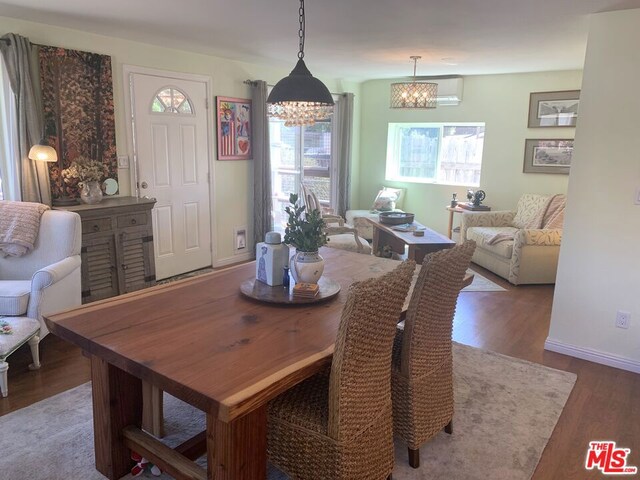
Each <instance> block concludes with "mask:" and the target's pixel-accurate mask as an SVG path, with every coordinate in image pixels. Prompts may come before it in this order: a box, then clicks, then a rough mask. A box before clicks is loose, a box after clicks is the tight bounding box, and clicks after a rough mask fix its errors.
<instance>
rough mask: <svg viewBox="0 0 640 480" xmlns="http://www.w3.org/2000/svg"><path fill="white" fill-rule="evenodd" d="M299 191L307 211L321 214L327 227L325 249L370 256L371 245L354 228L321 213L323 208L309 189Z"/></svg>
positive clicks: (335, 216) (303, 188)
mask: <svg viewBox="0 0 640 480" xmlns="http://www.w3.org/2000/svg"><path fill="white" fill-rule="evenodd" d="M301 190H302V197H303V201H304V204H305V205H306V206H307V210H309V211H311V210H319V211H320V212H321V214H322V219H323V220H324V222H325V224H326V225H327V226H326V228H325V233H326V234H327V237H329V243H327V245H326V246H327V247H329V248H337V249H339V250H347V251H350V252H356V253H363V254H365V255H371V251H372V249H371V244H370V243H369V242H368V241H367V240H365V239H364V238H362V237H360V236H359V235H358V231H357V230H356V229H355V228H353V227H352V226H351V225H348V224H345V222H344V219H343V218H342V217H341V216H340V215H335V214H333V213H327V212H325V211H323V207H322V205H321V204H320V202H319V201H318V198H317V197H316V194H315V193H313V191H312V190H311V189H310V188H309V187H307V186H306V185H301Z"/></svg>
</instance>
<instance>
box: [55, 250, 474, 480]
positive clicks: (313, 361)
mask: <svg viewBox="0 0 640 480" xmlns="http://www.w3.org/2000/svg"><path fill="white" fill-rule="evenodd" d="M321 254H322V255H323V257H324V258H325V262H326V266H325V273H324V275H326V276H328V277H330V278H331V279H332V280H334V281H336V282H338V283H339V284H340V285H341V287H342V288H341V291H340V293H339V294H338V295H337V296H336V297H335V298H333V299H331V300H329V301H327V302H322V303H316V304H309V305H301V306H291V305H275V304H270V303H261V302H258V301H255V300H251V299H249V298H246V297H245V296H243V295H241V294H240V291H239V287H240V285H241V284H242V283H243V282H244V281H246V280H247V279H250V278H252V277H254V276H255V263H254V262H251V263H247V264H243V265H239V266H236V267H231V268H228V269H225V270H220V271H215V272H212V273H209V274H205V275H201V276H198V277H193V278H188V279H185V280H181V281H177V282H174V283H169V284H165V285H159V286H156V287H152V288H148V289H145V290H140V291H137V292H133V293H130V294H126V295H122V296H119V297H115V298H111V299H107V300H104V301H99V302H94V303H90V304H86V305H83V306H81V307H78V308H76V309H74V310H70V311H67V312H62V313H59V314H54V315H50V316H47V317H46V318H45V321H46V323H47V326H48V327H49V329H50V330H51V332H53V333H54V334H55V335H57V336H59V337H61V338H63V339H65V340H68V341H69V342H71V343H74V344H76V345H78V346H79V347H80V348H82V350H83V351H84V352H85V353H86V354H87V355H88V356H89V358H90V360H91V379H92V394H93V414H94V436H95V445H94V446H95V462H96V468H97V469H98V470H99V471H100V472H101V473H102V474H103V475H105V476H106V477H107V478H109V479H111V480H114V479H117V478H120V477H122V476H124V475H125V474H127V473H128V472H129V470H130V468H131V466H132V462H131V460H130V450H133V451H136V452H138V453H140V454H141V455H143V456H144V457H146V458H147V459H149V460H150V461H151V462H153V463H155V464H156V465H158V466H159V467H160V468H161V469H163V470H164V471H166V472H167V473H169V474H170V475H172V476H174V477H175V478H178V479H225V480H226V479H229V480H231V479H233V480H245V479H246V480H261V479H265V478H266V465H267V452H266V435H267V402H269V400H271V399H273V398H274V397H276V396H277V395H278V394H280V393H282V392H284V391H285V390H287V389H289V388H290V387H292V386H293V385H295V384H297V383H299V382H300V381H302V380H304V379H305V378H308V377H309V376H311V375H313V374H314V373H316V372H318V371H319V370H320V369H322V368H323V367H324V366H325V365H326V364H327V363H329V362H330V361H331V357H332V354H333V349H334V343H335V339H336V335H337V331H338V326H339V323H340V317H341V312H342V307H343V305H344V303H345V301H346V298H347V293H348V290H349V286H350V285H351V284H353V283H354V282H356V281H358V280H363V279H366V278H370V277H376V276H379V275H382V274H384V273H386V272H389V271H391V270H393V268H394V267H395V266H396V265H397V264H398V263H397V261H394V260H389V259H384V258H378V257H374V256H368V255H362V254H357V253H352V252H347V251H343V250H337V249H328V248H324V249H322V250H321ZM469 281H470V280H469ZM469 281H467V283H469ZM143 382H144V383H145V384H149V385H152V386H153V387H155V388H157V389H160V390H164V391H166V392H168V393H170V394H171V395H173V396H175V397H177V398H179V399H181V400H183V401H184V402H186V403H188V404H190V405H193V406H194V407H196V408H198V409H200V410H202V411H204V412H205V413H206V430H204V431H203V432H201V433H200V434H198V435H196V436H195V437H193V438H192V439H189V440H187V441H186V442H184V443H182V444H181V445H179V446H177V447H176V448H175V449H171V448H169V447H168V446H166V445H165V444H163V443H162V442H160V441H159V440H158V439H156V438H155V437H153V436H151V435H149V434H148V433H146V432H145V431H143V430H142V429H141V428H140V427H141V421H142V402H143V400H142V398H143V394H142V384H143ZM203 454H206V459H207V470H206V471H205V470H204V469H202V468H201V467H199V466H198V465H196V464H195V463H194V462H193V460H195V459H196V458H198V457H200V456H201V455H203Z"/></svg>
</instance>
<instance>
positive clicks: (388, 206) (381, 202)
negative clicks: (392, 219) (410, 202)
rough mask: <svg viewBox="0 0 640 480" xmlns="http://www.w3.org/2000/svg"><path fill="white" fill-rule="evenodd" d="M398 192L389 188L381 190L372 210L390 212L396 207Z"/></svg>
mask: <svg viewBox="0 0 640 480" xmlns="http://www.w3.org/2000/svg"><path fill="white" fill-rule="evenodd" d="M397 199H398V194H397V193H395V192H391V191H389V190H380V191H379V192H378V195H377V196H376V199H375V200H374V201H373V206H372V207H371V211H372V212H390V211H391V210H393V209H394V208H396V200H397Z"/></svg>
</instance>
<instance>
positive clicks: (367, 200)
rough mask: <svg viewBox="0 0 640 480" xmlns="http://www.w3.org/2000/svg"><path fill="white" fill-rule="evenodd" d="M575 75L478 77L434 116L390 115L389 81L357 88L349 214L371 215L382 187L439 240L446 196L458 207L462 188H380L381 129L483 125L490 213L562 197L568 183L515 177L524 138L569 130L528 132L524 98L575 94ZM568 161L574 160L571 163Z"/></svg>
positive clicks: (567, 134) (562, 178)
mask: <svg viewBox="0 0 640 480" xmlns="http://www.w3.org/2000/svg"><path fill="white" fill-rule="evenodd" d="M581 78H582V72H581V71H561V72H543V73H523V74H509V75H477V76H468V77H465V78H464V94H463V99H462V102H461V103H460V105H458V106H443V107H438V108H436V109H433V110H415V111H411V110H397V109H394V110H392V109H390V108H389V89H390V87H389V85H390V84H391V83H392V82H393V81H398V80H392V79H385V80H372V81H368V82H365V83H363V85H362V87H361V93H362V111H361V122H362V129H361V132H360V167H359V172H360V184H359V192H360V194H359V196H358V201H357V203H356V204H355V205H354V207H359V208H370V206H371V204H372V203H373V199H374V198H375V195H376V193H377V192H378V190H379V189H380V187H381V186H382V185H385V186H394V187H401V188H406V196H405V200H404V210H405V211H409V212H413V213H415V214H416V219H417V220H418V221H420V222H422V223H424V224H426V225H428V226H429V227H431V228H433V229H435V230H437V231H439V232H441V233H445V234H446V229H447V223H448V213H447V212H446V211H445V210H444V207H445V206H446V205H448V204H449V202H450V200H451V194H452V193H453V192H457V193H458V198H459V199H463V198H464V195H465V193H466V190H467V187H462V186H452V185H435V184H421V183H404V182H402V183H401V182H385V179H384V177H385V161H386V152H387V127H388V124H389V123H390V122H447V121H450V122H485V123H486V134H485V144H484V152H483V161H482V173H481V179H480V188H481V189H483V190H484V191H485V192H486V194H487V198H486V201H485V203H486V204H487V205H490V206H491V207H492V208H493V209H494V210H498V209H500V210H503V209H512V208H515V205H516V203H517V201H518V198H519V197H520V195H521V194H522V193H525V192H532V193H565V192H566V190H567V183H568V176H567V175H549V174H546V175H545V174H524V173H522V164H523V155H524V141H525V139H526V138H573V136H574V133H575V129H574V128H543V129H540V128H538V129H529V128H527V117H528V110H529V94H530V93H531V92H545V91H555V90H574V89H579V88H580V83H581ZM574 161H579V159H577V158H574Z"/></svg>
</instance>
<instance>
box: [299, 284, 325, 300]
mask: <svg viewBox="0 0 640 480" xmlns="http://www.w3.org/2000/svg"><path fill="white" fill-rule="evenodd" d="M319 290H320V287H319V286H318V284H317V283H296V284H295V285H294V286H293V296H294V297H295V298H313V297H315V296H316V295H318V291H319Z"/></svg>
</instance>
